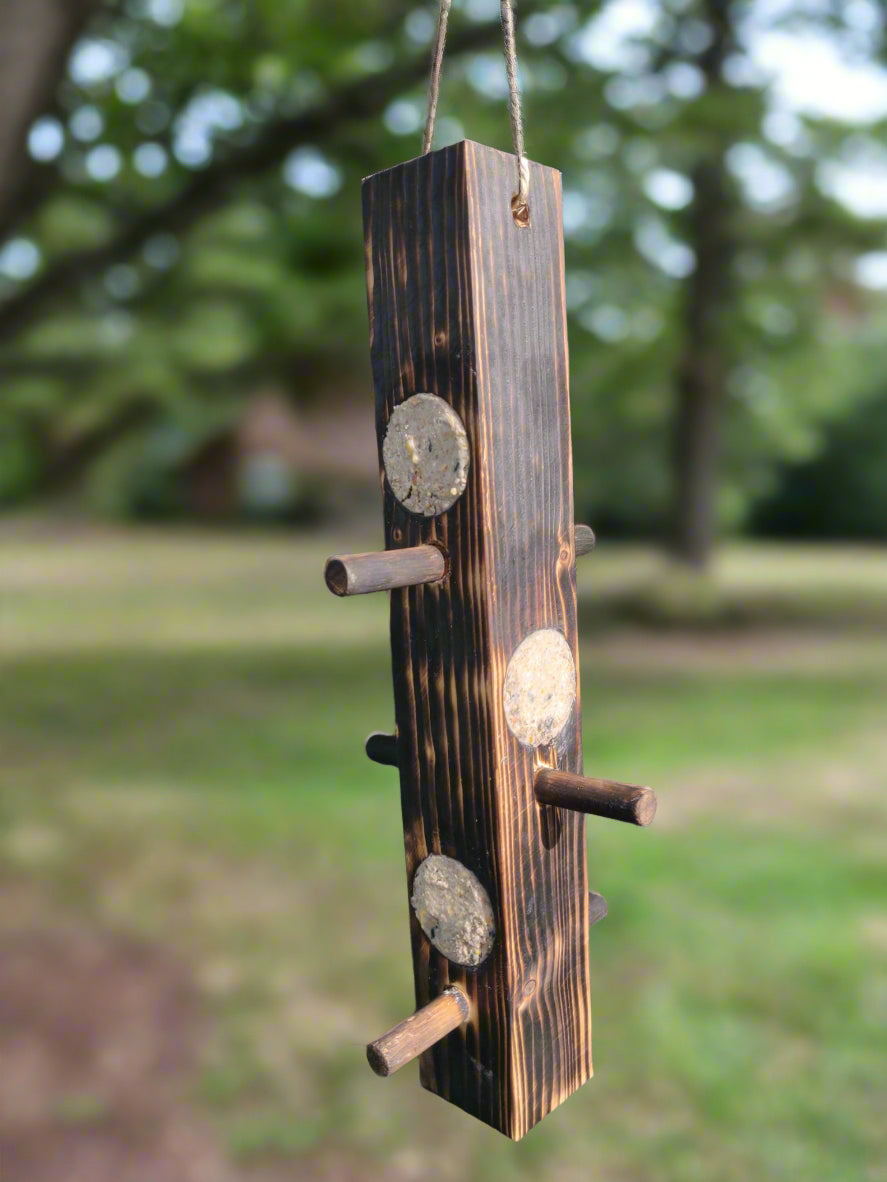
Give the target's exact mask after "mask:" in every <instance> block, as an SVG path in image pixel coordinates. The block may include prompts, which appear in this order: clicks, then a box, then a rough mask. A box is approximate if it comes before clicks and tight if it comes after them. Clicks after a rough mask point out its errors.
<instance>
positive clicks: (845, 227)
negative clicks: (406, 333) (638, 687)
mask: <svg viewBox="0 0 887 1182" xmlns="http://www.w3.org/2000/svg"><path fill="white" fill-rule="evenodd" d="M41 4H43V5H44V6H47V11H49V10H50V9H51V8H52V4H53V0H41ZM56 8H57V14H56V15H57V19H56V22H55V25H54V26H53V27H54V32H53V34H52V38H53V39H52V45H53V46H55V48H54V49H52V50H51V51H50V50H49V49H47V48H46V47H47V46H48V45H49V34H48V33H46V32H43V33H40V34H38V32H37V30H36V28H28V20H27V15H26V14H27V9H28V6H27V5H25V4H23V2H22V0H17V2H16V3H14V4H11V5H8V6H7V7H6V8H5V9H4V13H3V16H2V18H0V19H2V20H4V21H6V22H9V23H8V25H7V26H6V28H5V29H4V28H3V27H2V26H0V32H3V31H5V32H7V34H8V36H11V35H12V33H13V24H14V23H15V22H16V21H17V22H18V24H17V26H16V27H17V28H18V30H19V33H20V36H21V38H22V43H23V44H24V42H25V41H28V42H29V43H33V44H34V45H36V43H37V41H40V43H41V45H43V49H41V51H40V52H41V54H42V55H43V56H42V57H41V59H40V60H42V61H45V62H55V63H56V69H57V72H58V77H57V80H56V83H55V85H54V86H51V85H48V84H47V83H46V81H45V79H46V77H47V74H46V70H48V69H49V66H47V67H46V70H44V73H43V75H42V76H43V78H44V83H43V84H42V89H40V88H38V89H39V94H38V93H37V91H36V90H35V92H34V97H33V98H32V100H31V105H30V106H29V107H28V109H27V119H24V120H23V119H22V116H21V113H20V112H19V114H18V115H17V116H16V118H17V119H18V123H17V124H16V127H17V128H18V130H17V131H16V130H15V129H14V128H13V129H12V130H10V131H9V135H10V136H11V137H12V140H11V141H10V142H12V141H14V142H15V144H16V145H17V146H16V148H15V153H17V155H16V157H15V158H16V161H17V164H16V166H15V167H13V166H12V165H10V167H9V171H8V173H7V175H8V176H10V177H15V176H17V175H19V173H20V175H21V176H27V178H28V179H27V181H26V182H24V181H23V182H18V181H16V182H15V184H13V183H12V182H10V184H5V185H4V186H3V193H2V195H0V230H2V237H3V238H5V244H4V245H0V374H2V377H3V389H4V397H3V401H2V406H0V434H2V437H3V438H2V447H3V452H4V454H5V455H8V456H10V457H11V456H13V455H15V456H16V457H17V459H16V462H15V463H12V462H11V461H10V463H9V465H8V467H7V476H6V479H5V481H4V484H3V490H2V492H3V495H5V496H6V498H7V499H9V498H11V497H12V496H14V495H15V494H16V492H17V491H19V492H21V491H25V490H30V489H33V488H34V487H44V488H46V487H53V486H58V485H59V484H60V483H62V482H66V481H70V480H71V479H73V478H74V477H75V476H76V475H77V474H78V473H79V472H81V471H82V470H83V467H84V465H86V464H87V463H89V462H90V461H91V460H92V459H93V458H94V457H95V456H96V455H98V454H99V453H100V452H101V451H102V450H103V449H106V448H108V447H111V446H113V445H114V441H115V440H118V439H120V438H121V436H123V435H124V434H131V433H132V432H133V431H137V430H139V429H140V428H143V427H144V424H145V423H146V422H150V421H153V420H154V419H155V418H156V417H158V416H160V417H162V418H163V420H164V421H167V422H173V423H178V424H180V425H182V426H183V427H185V428H187V429H188V430H196V429H198V428H200V426H201V425H202V426H203V428H208V427H211V426H212V425H214V424H218V423H219V422H221V421H223V420H224V419H225V418H226V417H230V416H231V415H233V414H234V412H235V410H236V407H237V405H238V402H239V401H240V400H241V399H242V398H243V395H244V393H245V392H249V391H251V390H253V389H255V388H257V387H258V386H260V385H261V384H263V383H269V382H273V383H275V384H278V385H280V386H282V387H284V388H285V389H287V390H288V391H289V393H290V396H291V397H292V398H293V399H295V400H297V401H308V400H311V399H312V398H314V399H317V398H322V397H326V396H328V394H329V392H330V391H331V390H332V389H334V388H339V389H341V388H343V387H345V388H347V389H353V390H359V389H361V388H363V387H364V386H365V385H366V383H367V361H366V345H365V311H364V294H363V286H362V278H361V274H360V270H361V268H360V258H361V252H360V225H359V218H360V213H359V200H358V183H359V179H360V177H361V175H364V174H366V173H368V172H371V171H374V170H375V169H377V168H381V167H385V166H387V165H390V164H393V163H395V162H397V161H398V160H400V159H403V158H405V157H406V156H409V155H410V154H412V153H413V152H415V151H416V150H417V145H418V137H419V134H420V125H421V121H422V117H423V89H424V77H425V73H426V69H427V47H428V43H429V41H430V37H431V33H432V28H433V21H434V13H433V11H432V6H424V5H423V6H420V7H416V8H411V9H410V10H408V11H407V12H406V13H404V12H403V10H402V9H400V8H398V7H391V6H390V5H386V4H383V3H378V2H377V3H374V4H370V5H360V6H357V5H354V4H353V2H352V0H332V2H328V3H324V4H320V3H318V2H317V0H289V2H286V3H283V2H281V0H249V2H248V0H187V2H186V0H125V2H109V3H105V4H99V3H95V4H92V5H90V4H88V3H86V0H81V2H80V3H78V4H74V5H65V4H62V3H60V0H59V2H57V4H56ZM496 8H497V6H496V4H495V3H487V2H486V0H464V3H462V4H461V5H457V11H456V13H455V14H454V18H453V20H452V22H451V25H452V32H451V38H450V46H449V51H448V57H447V62H446V65H445V71H444V91H443V97H442V106H441V109H442V112H443V113H444V118H442V119H441V121H440V124H439V136H438V138H439V142H441V143H443V142H447V141H449V140H453V139H458V138H461V137H462V136H463V135H464V134H465V133H466V131H467V133H468V134H470V135H472V136H473V137H474V138H477V139H484V140H487V141H488V142H493V143H501V144H502V145H503V146H506V145H507V144H508V142H509V141H508V131H507V116H506V111H505V104H504V86H505V79H504V70H503V68H502V64H501V51H500V48H499V32H498V26H497V20H496V15H497V13H496ZM869 10H871V11H872V12H873V13H874V14H875V17H877V11H878V10H877V6H876V5H874V4H867V3H866V0H857V2H856V3H854V4H852V5H841V4H830V5H829V4H824V5H815V6H812V5H809V4H806V3H804V2H802V0H794V2H789V0H785V3H781V4H778V5H773V4H769V5H768V4H765V3H761V2H753V0H661V2H660V3H653V2H652V0H649V2H647V0H610V2H608V3H605V4H603V5H600V4H597V3H583V4H558V5H555V6H551V5H549V6H545V7H542V6H539V7H537V6H535V5H530V4H527V5H524V6H523V7H522V10H521V13H520V14H519V16H520V19H519V23H518V28H519V39H520V42H521V52H522V73H523V78H524V84H525V90H526V106H527V138H528V149H529V151H530V154H531V155H532V156H533V157H534V158H536V159H542V160H544V161H545V162H546V163H556V164H557V165H559V166H560V167H562V169H563V171H564V174H565V204H564V215H565V231H566V240H567V251H568V276H569V286H568V292H567V297H568V305H569V310H570V316H571V344H572V357H573V390H574V416H575V419H574V425H575V439H576V476H577V501H578V504H579V506H580V509H581V511H582V513H583V514H593V515H594V520H595V521H596V523H597V524H598V525H599V526H600V525H604V526H605V527H607V528H612V529H617V528H618V529H621V530H623V531H624V530H627V529H628V530H647V531H649V530H650V529H651V528H656V529H659V530H661V531H662V533H663V534H664V536H666V537H667V539H668V543H669V546H670V548H671V550H672V552H673V553H674V555H675V556H676V557H677V558H679V559H680V560H681V561H684V562H686V563H689V564H690V565H693V566H697V567H700V566H703V565H704V564H705V562H706V560H707V558H708V555H709V552H710V549H711V545H712V542H713V539H714V537H715V536H716V533H717V531H718V530H719V529H724V528H735V527H737V526H738V525H739V524H740V523H741V522H742V520H743V519H744V517H745V515H746V514H747V512H748V509H749V506H750V505H751V503H752V502H753V501H754V500H755V499H756V498H757V497H759V496H761V495H762V494H764V493H765V492H766V491H767V488H768V487H769V484H770V483H771V481H772V478H773V471H774V465H775V463H776V461H777V460H778V459H780V458H781V457H783V456H790V457H799V456H802V455H806V454H810V453H812V452H813V451H815V450H816V448H817V447H818V446H819V444H820V442H821V439H822V437H823V432H824V430H825V426H826V424H827V423H828V421H829V420H830V419H833V418H834V417H835V416H837V415H840V414H841V413H843V412H844V411H845V409H849V408H851V407H852V403H853V401H854V397H855V394H856V392H857V390H859V389H865V388H866V383H865V382H863V381H862V380H861V377H860V375H861V374H862V373H863V372H864V370H865V369H866V368H867V367H868V366H870V365H872V364H874V363H875V361H876V359H877V354H878V350H879V347H880V346H879V344H878V342H877V341H876V340H873V339H872V332H871V322H870V318H869V316H868V306H869V304H870V303H872V302H873V301H872V300H871V299H870V298H869V297H867V296H866V294H865V292H864V291H863V290H862V289H861V288H860V285H859V283H858V281H857V269H856V268H857V260H858V258H859V256H860V255H861V254H864V253H865V252H868V251H871V250H873V249H875V248H877V247H878V246H879V245H880V244H881V242H882V240H883V234H884V222H883V220H882V216H881V213H882V211H880V210H879V211H878V216H877V217H868V218H863V217H860V216H856V215H854V214H853V213H852V212H851V211H850V209H849V208H848V204H847V201H846V200H843V199H842V197H843V191H842V187H841V177H842V176H845V177H846V175H848V174H849V173H851V172H852V170H853V168H854V167H857V166H858V161H859V159H860V158H861V157H864V156H865V153H866V152H873V151H875V149H876V146H877V144H878V140H879V136H880V126H879V125H878V124H877V122H875V121H872V120H871V119H870V118H869V125H868V126H861V125H854V123H853V122H852V121H848V119H847V116H846V114H845V116H844V121H841V120H839V119H838V118H837V117H836V116H832V115H830V114H829V113H828V104H827V103H825V104H824V105H823V110H822V111H819V112H814V113H813V114H811V113H809V112H805V111H803V110H799V109H797V107H796V105H795V106H793V105H792V103H790V102H787V101H786V99H785V97H784V96H782V95H780V93H779V91H778V88H774V86H773V84H772V82H771V80H770V79H769V78H768V77H767V74H766V70H765V66H764V64H762V61H761V45H762V44H765V43H766V38H767V37H770V38H771V39H772V38H773V37H774V36H775V37H779V36H783V37H785V36H790V37H796V38H800V39H801V40H800V41H799V43H802V42H803V39H804V38H805V37H806V38H810V37H815V38H819V40H820V42H821V43H822V44H826V43H827V44H829V45H831V46H833V47H835V52H839V53H841V54H843V55H844V56H849V58H850V59H853V60H856V61H857V62H858V63H859V65H860V68H861V69H867V70H871V69H874V68H875V67H874V62H875V59H876V57H877V55H878V54H879V53H880V51H881V41H882V35H883V24H882V22H881V21H880V19H872V20H868V18H867V17H866V15H865V14H866V13H868V12H869ZM63 13H64V14H65V19H64V20H62V15H61V14H63ZM861 14H862V15H861ZM75 16H76V19H75ZM87 21H88V23H87V24H84V22H87ZM48 24H49V25H53V22H52V21H49V22H48ZM47 27H48V26H47ZM78 36H79V39H77V38H78ZM41 38H43V40H41ZM75 39H76V40H75ZM10 43H11V42H10ZM71 43H73V50H72V51H71V53H70V54H69V55H68V56H67V59H66V56H65V52H64V49H65V47H67V46H68V45H69V44H71ZM33 52H35V53H36V49H34V50H33ZM6 112H11V108H10V107H9V106H7V107H6V108H5V113H6ZM823 112H825V113H823ZM4 117H5V114H4ZM11 118H12V116H11V114H10V120H11ZM2 122H3V119H0V123H2ZM857 122H859V121H857ZM10 127H11V128H12V123H11V122H10ZM2 144H3V141H2V139H0V150H2ZM15 153H14V154H15ZM842 169H843V173H842V171H841V170H842ZM836 178H837V179H836ZM23 185H24V187H22V186H23ZM13 189H17V192H18V196H15V195H14V194H13ZM23 193H27V198H26V199H24V198H23V197H22V194H23ZM4 211H6V218H7V220H6V222H4V221H3V214H4Z"/></svg>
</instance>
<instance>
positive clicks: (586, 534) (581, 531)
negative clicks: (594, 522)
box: [573, 525, 597, 558]
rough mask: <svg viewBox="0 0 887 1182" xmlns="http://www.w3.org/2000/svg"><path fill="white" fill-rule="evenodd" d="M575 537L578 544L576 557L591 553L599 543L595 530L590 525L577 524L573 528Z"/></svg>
mask: <svg viewBox="0 0 887 1182" xmlns="http://www.w3.org/2000/svg"><path fill="white" fill-rule="evenodd" d="M573 538H574V540H575V545H576V557H577V558H581V557H582V555H583V554H590V553H591V552H592V550H593V549H594V548H595V546H596V545H597V538H596V537H595V536H594V530H593V529H592V528H591V526H590V525H577V526H575V527H574V529H573Z"/></svg>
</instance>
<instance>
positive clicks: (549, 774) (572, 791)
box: [533, 767, 656, 825]
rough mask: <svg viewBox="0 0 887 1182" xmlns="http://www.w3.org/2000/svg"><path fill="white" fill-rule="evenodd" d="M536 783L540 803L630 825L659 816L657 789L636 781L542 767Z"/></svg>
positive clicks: (648, 821) (534, 783) (647, 821)
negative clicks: (600, 778)
mask: <svg viewBox="0 0 887 1182" xmlns="http://www.w3.org/2000/svg"><path fill="white" fill-rule="evenodd" d="M533 786H534V789H535V792H536V799H537V800H538V801H539V802H540V803H541V804H553V805H557V807H558V808H562V809H573V810H574V811H576V812H579V813H594V814H595V816H598V817H610V818H612V820H614V821H627V822H628V823H629V824H630V825H649V824H650V822H651V821H652V820H653V818H654V817H655V816H656V793H655V792H654V791H653V790H652V788H641V787H639V786H638V785H637V784H619V783H617V782H616V781H615V780H597V779H595V778H594V777H592V776H576V775H574V774H573V773H572V772H558V771H554V770H553V769H552V768H546V767H543V768H540V769H539V770H538V771H537V772H536V778H535V780H534V782H533Z"/></svg>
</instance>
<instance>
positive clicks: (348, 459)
mask: <svg viewBox="0 0 887 1182" xmlns="http://www.w3.org/2000/svg"><path fill="white" fill-rule="evenodd" d="M176 475H177V480H178V483H179V486H180V490H181V495H182V499H183V501H184V507H185V509H186V511H189V512H191V513H194V514H195V515H196V516H199V517H205V518H230V517H233V516H237V515H239V514H245V515H248V516H258V517H286V516H289V515H292V514H297V513H298V512H299V510H300V508H301V509H306V508H313V509H314V510H316V511H318V512H322V511H323V510H324V509H331V510H335V509H336V508H340V507H344V502H347V501H348V500H350V499H352V498H353V497H355V496H363V495H365V491H366V489H367V487H368V486H371V485H373V484H377V483H378V459H377V451H376V438H375V432H374V429H373V415H372V413H371V406H367V405H366V404H364V405H361V404H360V403H359V402H358V403H355V402H354V401H350V402H341V403H332V402H327V403H324V404H322V405H317V406H314V407H312V408H310V409H308V410H305V409H297V408H295V407H293V406H292V404H291V403H290V402H289V401H288V400H287V399H286V398H285V397H284V396H283V395H282V394H280V393H278V392H276V391H265V392H262V393H259V394H256V395H255V396H254V397H253V398H251V399H250V400H249V401H248V402H247V403H246V405H245V406H244V409H243V413H242V416H241V418H240V420H239V421H238V422H236V423H234V424H232V425H230V426H225V427H222V428H219V429H217V430H215V431H213V432H211V433H210V434H208V435H207V436H205V437H204V438H202V439H201V440H199V442H197V443H196V444H194V446H193V447H191V448H190V449H188V450H187V451H186V454H185V456H184V458H183V459H181V460H180V462H179V464H178V465H177V467H176Z"/></svg>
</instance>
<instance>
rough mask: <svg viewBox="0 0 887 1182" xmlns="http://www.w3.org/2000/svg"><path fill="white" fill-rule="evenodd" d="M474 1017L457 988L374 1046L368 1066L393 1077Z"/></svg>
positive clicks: (371, 1048)
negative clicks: (405, 1065) (412, 1060)
mask: <svg viewBox="0 0 887 1182" xmlns="http://www.w3.org/2000/svg"><path fill="white" fill-rule="evenodd" d="M470 1013H471V1007H470V1006H469V1004H468V998H467V997H466V996H465V994H464V993H463V992H462V990H461V989H457V988H456V987H455V986H452V987H451V988H449V989H445V990H444V991H443V993H441V994H440V995H439V996H438V997H436V998H435V999H434V1001H430V1002H429V1003H428V1005H427V1006H422V1008H421V1010H416V1012H415V1014H412V1015H411V1016H410V1017H409V1018H406V1019H405V1020H404V1021H403V1022H398V1024H397V1025H396V1026H394V1027H393V1028H392V1029H391V1030H389V1031H388V1033H387V1034H383V1035H382V1037H381V1038H377V1039H376V1041H375V1042H371V1043H370V1044H369V1046H368V1047H367V1062H368V1063H369V1065H370V1067H372V1069H373V1071H375V1073H376V1075H392V1074H393V1073H394V1072H395V1071H397V1070H399V1069H400V1068H401V1067H403V1066H404V1064H405V1063H409V1062H410V1060H411V1059H415V1058H416V1057H417V1056H418V1055H421V1054H422V1052H423V1051H427V1050H428V1049H429V1048H430V1047H433V1046H434V1044H435V1043H436V1042H440V1040H441V1039H442V1038H443V1037H444V1036H445V1035H447V1034H450V1033H451V1032H452V1031H453V1030H457V1029H458V1028H459V1027H460V1026H461V1025H462V1024H463V1023H464V1022H467V1021H468V1016H469V1014H470Z"/></svg>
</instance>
